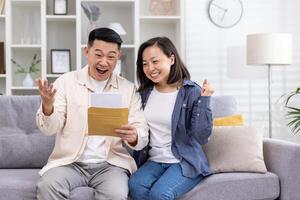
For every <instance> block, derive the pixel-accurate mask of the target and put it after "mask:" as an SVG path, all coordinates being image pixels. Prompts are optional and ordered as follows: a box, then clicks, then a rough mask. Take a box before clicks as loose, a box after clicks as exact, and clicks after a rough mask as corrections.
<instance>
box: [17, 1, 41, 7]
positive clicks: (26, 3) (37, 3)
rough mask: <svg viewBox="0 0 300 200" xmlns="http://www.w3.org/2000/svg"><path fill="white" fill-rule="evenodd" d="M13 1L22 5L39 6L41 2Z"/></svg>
mask: <svg viewBox="0 0 300 200" xmlns="http://www.w3.org/2000/svg"><path fill="white" fill-rule="evenodd" d="M12 3H13V4H14V5H21V6H23V5H24V6H37V5H40V4H41V0H12Z"/></svg>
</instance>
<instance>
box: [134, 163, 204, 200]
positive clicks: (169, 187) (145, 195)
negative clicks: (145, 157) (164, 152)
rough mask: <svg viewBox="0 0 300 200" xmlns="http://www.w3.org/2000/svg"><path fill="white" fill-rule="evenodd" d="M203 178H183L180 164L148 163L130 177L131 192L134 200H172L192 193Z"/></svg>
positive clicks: (200, 176)
mask: <svg viewBox="0 0 300 200" xmlns="http://www.w3.org/2000/svg"><path fill="white" fill-rule="evenodd" d="M203 178H204V177H203V176H202V175H199V176H197V177H195V178H189V177H185V176H183V175H182V171H181V167H180V165H179V163H171V164H169V163H156V162H153V161H147V162H146V163H145V164H144V165H143V166H142V167H141V168H140V169H138V171H136V172H135V173H134V174H133V175H132V176H131V177H130V179H129V191H130V195H131V197H132V198H133V200H170V199H175V198H177V197H180V196H181V195H182V194H184V193H186V192H188V191H190V190H191V189H192V188H193V187H195V186H196V185H197V184H198V183H199V182H201V181H202V180H203Z"/></svg>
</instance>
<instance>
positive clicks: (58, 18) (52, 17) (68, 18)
mask: <svg viewBox="0 0 300 200" xmlns="http://www.w3.org/2000/svg"><path fill="white" fill-rule="evenodd" d="M46 19H47V21H54V22H55V21H58V22H60V21H76V16H75V15H64V16H58V15H47V16H46Z"/></svg>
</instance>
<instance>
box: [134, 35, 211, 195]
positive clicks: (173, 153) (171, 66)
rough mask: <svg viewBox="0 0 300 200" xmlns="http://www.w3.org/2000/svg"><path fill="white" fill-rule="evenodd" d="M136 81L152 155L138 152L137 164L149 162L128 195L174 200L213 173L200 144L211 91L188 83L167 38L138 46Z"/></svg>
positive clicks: (207, 122)
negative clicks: (138, 85)
mask: <svg viewBox="0 0 300 200" xmlns="http://www.w3.org/2000/svg"><path fill="white" fill-rule="evenodd" d="M137 77H138V80H139V82H140V87H139V92H140V94H141V97H142V103H143V108H144V112H145V116H146V119H147V121H148V125H149V127H150V142H149V147H150V148H148V149H150V150H149V151H148V154H147V153H146V152H145V151H140V152H135V158H136V161H137V163H138V165H139V164H141V162H143V161H144V160H147V161H146V163H144V164H143V165H142V166H141V167H140V168H139V169H138V170H137V171H136V172H135V173H134V174H133V175H132V176H131V178H130V179H129V189H130V194H131V196H132V198H133V199H134V200H137V199H138V200H143V199H145V200H146V199H147V200H148V199H155V200H161V199H175V198H177V197H180V196H181V195H183V194H184V193H186V192H188V191H190V190H191V189H192V188H193V187H194V186H196V185H197V184H198V183H199V182H201V181H202V180H203V179H204V177H205V176H208V175H210V174H211V170H210V168H209V166H208V162H207V159H206V156H205V154H204V152H203V150H202V147H201V145H202V144H205V143H207V141H208V138H209V136H210V134H211V130H212V116H211V110H210V108H209V104H210V96H211V95H212V93H213V89H212V88H211V86H210V85H209V84H208V83H207V81H204V83H203V86H202V88H201V87H200V86H198V85H197V84H196V83H195V82H193V81H191V80H190V74H189V72H188V70H187V68H186V67H185V65H184V64H183V62H182V61H181V59H180V57H179V54H178V52H177V50H176V48H175V46H174V44H173V43H172V42H171V41H170V40H169V39H168V38H166V37H156V38H152V39H150V40H148V41H146V42H145V43H143V44H142V45H141V46H140V48H139V51H138V58H137ZM147 156H148V157H147Z"/></svg>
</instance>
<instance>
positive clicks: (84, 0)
mask: <svg viewBox="0 0 300 200" xmlns="http://www.w3.org/2000/svg"><path fill="white" fill-rule="evenodd" d="M134 1H135V0H81V2H97V3H99V2H109V3H113V2H117V3H118V2H122V3H123V2H134Z"/></svg>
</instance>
